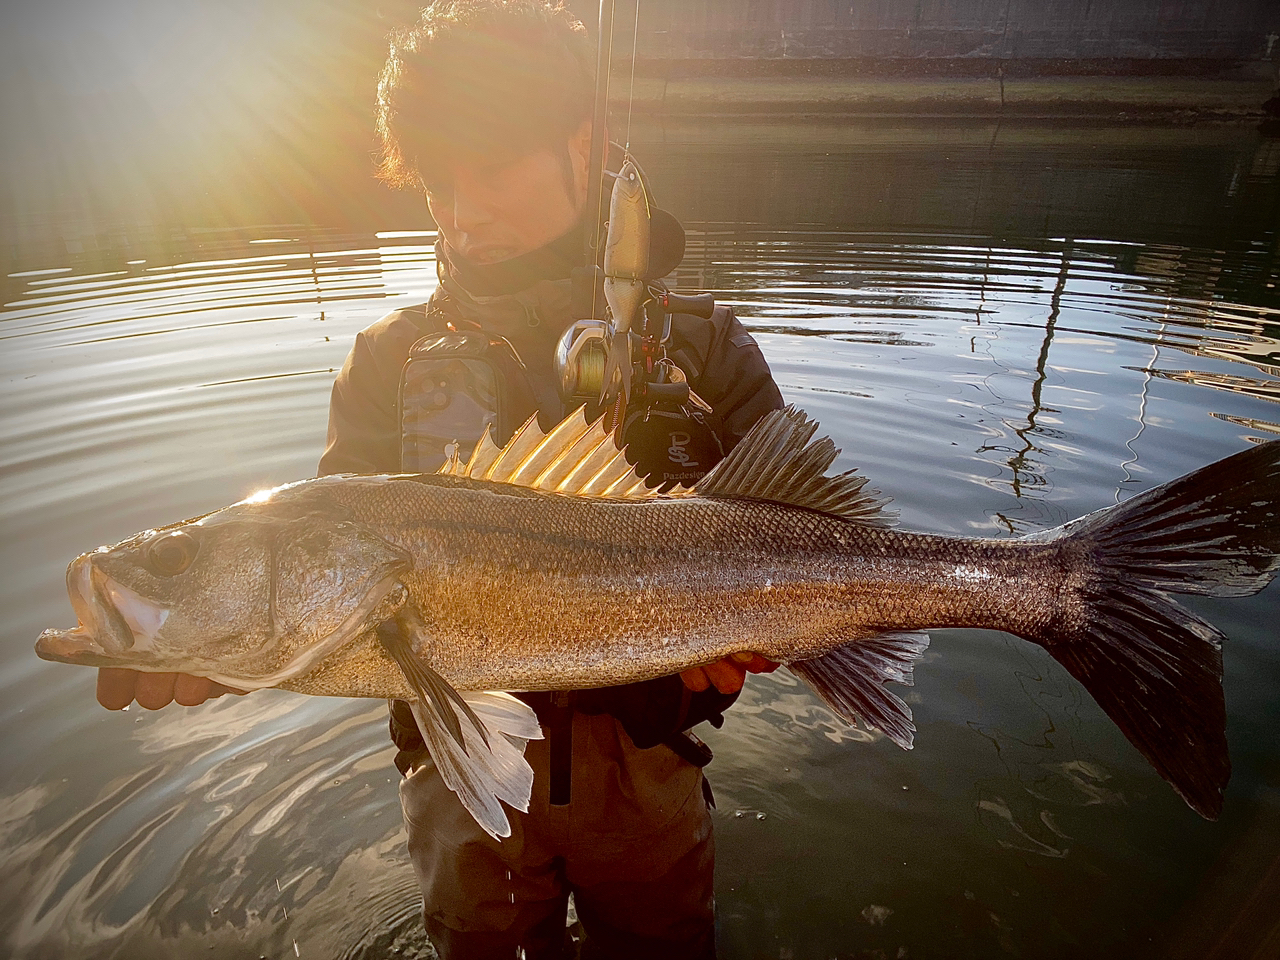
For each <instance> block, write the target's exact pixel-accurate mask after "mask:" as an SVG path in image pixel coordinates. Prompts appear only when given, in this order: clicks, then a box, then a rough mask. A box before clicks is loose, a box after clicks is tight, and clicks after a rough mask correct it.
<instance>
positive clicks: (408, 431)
mask: <svg viewBox="0 0 1280 960" xmlns="http://www.w3.org/2000/svg"><path fill="white" fill-rule="evenodd" d="M398 403H399V411H400V469H401V470H402V471H403V472H405V473H431V472H434V471H436V470H438V469H440V467H441V465H442V464H444V462H445V460H447V459H448V458H449V456H450V455H451V454H452V453H454V452H456V453H457V454H458V456H459V457H461V458H462V459H463V460H465V459H466V458H467V457H469V456H470V455H471V451H472V450H473V449H474V448H475V445H476V443H477V442H479V440H480V438H481V437H482V436H484V433H485V431H486V430H491V431H492V432H493V435H494V439H495V440H496V441H497V442H498V443H499V444H501V443H504V442H506V440H507V439H508V438H510V437H511V435H512V434H513V433H514V432H515V431H516V429H517V428H518V427H519V426H520V425H521V424H522V423H524V421H525V420H527V419H528V418H529V416H531V415H532V413H533V412H534V410H535V408H536V404H535V401H534V398H533V391H532V390H531V389H530V387H529V381H528V377H527V376H526V374H525V371H524V364H522V363H521V362H520V358H519V357H518V356H517V355H516V352H515V350H514V349H513V348H512V347H511V344H510V343H508V342H507V341H506V340H504V339H502V338H501V337H492V336H490V335H488V334H486V333H482V332H481V331H479V330H465V331H459V330H450V329H447V328H446V329H445V330H443V331H441V332H439V333H431V334H428V335H427V336H425V337H422V338H421V339H420V340H418V341H417V342H416V343H415V344H414V345H413V347H412V348H411V349H410V350H409V357H408V359H407V360H406V361H405V364H404V368H403V369H402V371H401V374H400V389H399V395H398Z"/></svg>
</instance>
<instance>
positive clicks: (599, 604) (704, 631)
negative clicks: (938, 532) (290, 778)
mask: <svg viewBox="0 0 1280 960" xmlns="http://www.w3.org/2000/svg"><path fill="white" fill-rule="evenodd" d="M815 428H816V425H815V424H814V423H813V422H812V421H810V420H808V419H807V418H806V417H805V416H804V414H802V413H800V412H798V411H794V410H786V411H778V412H775V413H773V414H770V415H769V416H767V417H766V418H765V419H764V420H763V421H761V423H760V424H758V425H757V426H756V428H755V429H754V430H753V431H752V432H751V433H750V434H749V435H748V437H747V438H746V439H745V440H743V441H742V443H741V444H739V446H738V447H737V448H735V449H734V451H733V452H732V453H731V454H730V455H729V456H728V457H727V458H726V459H725V460H724V461H722V462H721V463H720V464H719V466H717V467H716V468H715V470H713V471H712V472H711V473H710V474H708V475H707V476H706V477H705V478H704V479H703V480H701V481H699V482H698V484H697V486H696V487H695V488H694V489H693V490H691V491H679V492H676V493H673V494H662V495H659V494H657V493H655V492H653V491H650V490H647V489H646V488H645V487H644V485H643V483H642V482H641V481H640V480H639V479H638V478H637V477H636V476H635V474H634V473H633V472H632V470H631V468H630V466H629V465H628V464H627V462H626V461H625V459H624V458H623V457H622V455H621V454H620V453H619V452H618V451H617V450H616V448H615V447H614V446H613V443H612V439H611V437H610V436H609V435H608V434H607V433H605V432H604V431H603V429H602V428H601V427H600V426H599V425H598V424H597V425H589V424H587V423H586V421H585V420H584V419H583V417H582V415H581V413H578V414H575V415H574V416H573V417H570V418H569V419H567V420H565V421H564V423H562V424H560V425H559V426H558V427H556V428H555V429H554V430H552V432H551V433H550V434H548V435H546V436H545V437H544V436H543V435H542V433H541V431H539V430H538V428H537V426H536V423H533V422H531V423H530V424H528V425H526V427H525V428H524V429H523V430H522V431H520V432H519V433H518V434H517V435H516V437H515V438H514V439H513V440H512V441H511V443H510V444H508V445H507V447H505V448H504V449H502V450H501V451H499V450H498V448H497V447H496V446H494V445H493V444H492V443H491V442H488V440H487V438H486V440H485V441H483V442H482V443H481V444H479V445H478V446H477V448H476V452H475V454H474V455H473V456H472V458H471V461H470V462H469V463H468V464H465V465H463V464H460V463H456V462H455V463H451V464H448V465H446V467H445V468H444V469H443V470H442V472H441V473H440V474H436V475H429V476H428V475H423V476H376V477H361V476H341V477H325V478H321V479H317V480H306V481H302V482H300V483H295V484H291V485H289V486H286V487H281V488H279V489H277V490H274V491H271V492H269V493H268V494H264V495H260V496H257V497H253V498H250V499H249V500H246V501H244V502H242V503H238V504H235V505H234V506H231V507H227V508H225V509H223V510H219V511H217V512H215V513H211V514H209V515H208V516H205V517H201V518H199V519H196V520H190V521H187V522H184V523H177V524H173V525H171V526H167V527H162V528H159V529H156V530H148V531H146V532H144V533H141V534H139V535H138V536H136V537H133V538H132V539H130V540H126V541H124V542H123V543H120V544H117V545H116V546H114V547H102V548H99V549H98V550H97V551H95V552H93V553H89V554H85V555H83V556H81V557H79V558H78V559H76V560H75V561H73V562H72V563H71V565H70V567H69V568H68V572H67V585H68V589H69V592H70V595H71V603H72V606H73V607H74V608H75V612H76V614H77V616H78V617H79V620H80V623H79V625H78V626H77V627H75V628H74V629H72V630H69V631H59V630H46V631H45V632H44V633H43V634H42V635H41V637H40V639H39V641H38V643H37V645H36V650H37V652H38V653H39V654H40V656H42V657H45V658H46V659H50V660H58V661H62V662H66V663H78V664H87V665H90V666H117V667H132V668H134V669H137V670H149V671H164V672H169V671H178V672H184V673H190V674H196V675H201V676H208V677H212V678H213V679H215V680H217V681H218V682H221V683H224V684H228V685H230V686H234V687H239V688H242V689H257V688H262V687H270V686H277V687H284V688H287V689H290V690H295V691H299V692H302V693H310V694H320V695H332V696H348V697H400V698H405V699H409V700H412V701H413V702H414V711H415V715H416V716H417V718H418V723H419V726H420V727H421V728H422V733H423V736H424V739H425V740H426V742H427V745H428V747H429V749H430V750H431V752H432V755H433V757H434V759H435V760H436V764H437V766H438V767H439V769H440V770H441V773H442V775H443V776H444V778H445V780H446V782H447V783H448V784H449V785H450V787H452V788H453V789H454V790H455V791H456V792H457V793H458V795H459V797H460V798H461V799H462V801H463V803H464V804H466V806H467V808H468V809H469V810H470V811H471V812H472V813H473V814H474V815H475V817H476V819H477V821H478V822H480V824H481V825H482V826H484V828H485V829H486V830H488V831H489V832H490V833H492V834H493V835H495V836H505V835H508V834H509V832H510V826H509V823H508V820H507V815H506V812H505V811H504V809H503V806H502V804H501V803H500V802H499V800H503V801H506V803H508V804H510V805H511V806H512V807H515V808H517V809H522V810H523V809H527V806H528V801H529V795H530V789H531V786H532V772H531V770H530V768H529V766H528V764H527V763H526V762H525V760H524V757H523V748H524V744H525V742H526V741H527V740H529V739H533V738H537V737H539V736H540V732H539V728H538V724H537V721H536V718H535V717H534V716H533V714H532V711H530V710H529V708H528V707H526V706H525V705H524V704H523V703H522V702H520V701H519V700H517V699H515V698H513V697H510V696H508V695H506V694H503V693H492V692H490V693H486V692H484V691H504V690H507V691H509V690H514V691H521V690H550V689H557V690H563V689H572V688H583V687H598V686H602V685H607V684H616V683H626V682H630V681H636V680H643V679H646V678H650V677H656V676H661V675H665V674H670V673H674V672H676V671H679V670H683V669H686V668H689V667H692V666H695V665H698V664H705V663H709V662H711V661H714V660H717V659H719V658H721V657H724V656H726V655H727V654H730V653H732V652H734V651H740V650H753V651H757V652H759V653H761V654H763V655H764V656H766V657H770V658H772V659H774V660H779V661H782V662H783V663H785V664H787V665H788V666H789V667H790V668H791V670H793V671H794V672H795V673H797V674H798V675H800V676H801V677H803V678H804V679H805V680H806V681H808V682H809V684H810V685H811V686H812V687H813V688H814V689H815V690H816V691H817V693H818V694H819V695H820V696H821V697H822V698H823V699H824V700H825V701H826V702H827V704H828V705H830V707H831V708H832V709H833V710H834V711H835V712H836V713H838V714H840V715H841V716H843V717H845V718H846V719H848V720H850V721H856V720H862V721H863V722H865V723H867V724H869V725H871V726H874V727H877V728H879V729H880V730H882V731H883V732H884V733H885V734H886V735H887V736H888V737H890V738H891V739H892V740H893V741H894V742H896V743H898V744H899V745H901V746H902V747H904V748H905V747H909V746H910V745H911V738H912V733H913V731H914V726H913V725H912V722H911V713H910V710H909V709H908V708H907V706H906V704H904V703H903V702H902V701H901V700H900V699H898V697H896V696H894V695H893V693H891V692H889V691H888V690H887V689H886V688H885V687H884V682H885V681H887V680H893V681H897V682H899V683H910V682H911V671H912V666H913V663H914V661H915V660H916V659H917V658H918V657H919V655H920V654H921V652H922V651H923V650H924V649H925V646H926V643H927V637H926V636H925V635H924V634H923V633H921V632H919V631H923V630H927V629H929V628H932V627H982V628H988V629H995V630H1005V631H1008V632H1009V633H1013V634H1016V635H1018V636H1020V637H1025V638H1026V639H1028V640H1031V641H1033V642H1035V643H1038V644H1041V645H1042V646H1044V647H1045V648H1046V649H1048V650H1049V652H1050V653H1051V654H1052V655H1053V656H1054V657H1055V658H1056V659H1057V660H1058V661H1059V662H1060V663H1062V664H1063V665H1064V666H1065V667H1066V668H1067V669H1068V670H1069V671H1070V672H1071V673H1072V674H1073V675H1074V676H1075V677H1076V678H1078V679H1079V680H1080V682H1081V683H1083V684H1084V686H1085V687H1086V688H1087V689H1088V690H1089V692H1090V693H1091V694H1092V695H1093V697H1094V699H1096V700H1097V701H1098V703H1099V705H1100V706H1101V707H1102V708H1103V710H1105V711H1106V712H1107V714H1108V715H1109V716H1110V717H1111V718H1112V719H1113V720H1114V721H1115V722H1116V723H1117V724H1118V725H1119V727H1120V729H1121V730H1123V731H1124V733H1125V735H1126V736H1127V737H1128V738H1129V740H1130V741H1131V742H1132V743H1133V744H1134V746H1136V747H1137V748H1138V749H1139V750H1140V751H1141V752H1142V754H1143V755H1144V756H1145V757H1146V758H1147V759H1148V760H1149V761H1150V762H1151V763H1152V765H1153V766H1154V767H1155V768H1156V770H1158V771H1159V773H1160V774H1161V776H1163V777H1164V778H1165V779H1166V780H1168V781H1169V782H1170V783H1171V784H1172V785H1173V787H1174V789H1175V790H1177V791H1178V793H1179V794H1180V795H1181V796H1182V797H1183V798H1184V799H1185V800H1186V801H1187V803H1188V804H1190V805H1191V806H1192V807H1193V808H1194V809H1195V810H1197V811H1198V812H1199V813H1201V814H1203V815H1204V816H1206V817H1214V816H1216V815H1217V814H1218V812H1219V811H1220V809H1221V806H1222V792H1223V789H1224V788H1225V786H1226V782H1227V779H1228V776H1229V773H1230V764H1229V761H1228V758H1227V748H1226V738H1225V734H1224V724H1225V719H1224V706H1223V697H1222V685H1221V674H1222V657H1221V640H1222V636H1221V634H1219V633H1218V631H1217V630H1215V629H1214V628H1213V627H1212V626H1210V625H1209V624H1208V623H1205V622H1204V621H1203V620H1201V619H1199V618H1198V617H1196V616H1195V615H1194V614H1192V613H1190V612H1189V611H1187V610H1186V609H1184V608H1183V607H1181V606H1179V604H1178V603H1177V602H1176V601H1175V600H1173V599H1172V597H1171V596H1170V594H1172V593H1190V594H1210V595H1214V596H1245V595H1248V594H1251V593H1254V592H1256V591H1257V590H1259V589H1261V588H1262V587H1263V586H1264V585H1265V584H1266V583H1267V582H1268V581H1270V580H1271V578H1272V577H1273V576H1274V574H1275V572H1276V568H1277V550H1278V548H1280V518H1278V517H1277V503H1276V493H1277V478H1278V476H1280V441H1273V442H1271V443H1267V444H1262V445H1259V446H1255V447H1252V448H1250V449H1248V450H1245V451H1244V452H1241V453H1238V454H1236V455H1235V456H1232V457H1229V458H1228V459H1226V460H1223V461H1221V462H1219V463H1217V464H1214V465H1212V466H1208V467H1205V468H1203V469H1201V470H1199V471H1197V472H1196V473H1193V474H1190V475H1189V476H1186V477H1183V478H1181V479H1179V480H1174V481H1171V482H1170V483H1166V484H1164V485H1163V486H1161V487H1157V488H1155V489H1153V490H1149V491H1147V492H1146V493H1143V494H1140V495H1139V496H1136V497H1134V498H1132V499H1130V500H1128V501H1126V502H1125V503H1123V504H1121V505H1119V506H1113V507H1109V508H1107V509H1105V510H1101V511H1099V512H1097V513H1094V514H1090V515H1089V516H1086V517H1084V518H1082V519H1080V520H1076V521H1074V522H1072V523H1069V524H1067V525H1065V526H1063V527H1059V528H1057V529H1054V530H1049V531H1046V532H1044V533H1041V534H1037V535H1034V536H1029V537H1022V538H1018V539H1004V540H981V539H962V538H953V537H940V536H931V535H928V534H919V533H907V532H900V531H896V530H892V529H889V528H887V527H886V526H885V525H884V524H883V521H882V519H881V516H880V503H879V502H878V501H877V500H876V499H875V497H874V496H873V495H872V494H871V493H870V492H868V491H867V490H866V489H865V488H864V483H865V481H864V480H863V479H862V478H859V477H856V476H854V475H852V474H844V475H841V476H837V477H828V476H826V475H825V474H826V470H827V469H828V467H829V466H830V465H831V463H832V461H833V460H834V458H835V455H836V450H835V447H834V445H833V444H832V443H831V441H830V440H829V439H826V438H823V439H820V440H817V441H814V440H813V435H814V432H815Z"/></svg>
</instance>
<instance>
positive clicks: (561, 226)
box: [423, 123, 591, 264]
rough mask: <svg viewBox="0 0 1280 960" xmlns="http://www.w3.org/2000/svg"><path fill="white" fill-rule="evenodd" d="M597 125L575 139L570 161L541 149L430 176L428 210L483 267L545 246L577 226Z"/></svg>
mask: <svg viewBox="0 0 1280 960" xmlns="http://www.w3.org/2000/svg"><path fill="white" fill-rule="evenodd" d="M590 150H591V124H590V123H584V124H582V126H581V127H579V128H578V130H577V132H575V133H574V135H573V136H572V137H571V138H570V139H569V143H568V152H569V164H570V167H571V170H572V173H573V183H572V186H571V185H570V184H569V183H568V182H567V180H566V177H565V168H564V157H563V155H562V154H561V153H559V152H558V151H556V150H554V149H552V148H550V147H541V148H538V149H536V150H534V151H533V152H532V153H527V154H525V155H523V156H520V157H517V158H515V159H509V158H508V159H503V160H501V161H498V162H495V163H486V162H454V163H451V164H449V165H447V166H446V168H445V169H444V170H443V171H441V173H440V174H434V175H431V176H430V177H429V178H424V183H423V188H424V190H425V191H426V195H427V207H428V209H429V210H430V211H431V216H432V218H433V219H434V220H435V222H436V225H437V226H438V227H439V228H440V233H441V234H443V235H444V238H445V241H446V242H447V243H448V244H449V246H450V247H452V248H453V249H454V250H456V251H457V252H458V253H460V254H461V255H462V256H463V257H465V258H466V259H468V260H470V261H471V262H472V263H476V264H489V263H499V262H501V261H503V260H510V259H511V258H512V257H518V256H520V255H521V254H525V253H529V252H530V251H533V250H537V249H538V248H539V247H543V246H546V245H547V244H548V243H550V242H551V241H552V240H555V239H556V238H557V237H560V236H563V235H564V234H565V233H566V232H567V231H568V230H569V229H570V228H571V227H572V226H573V225H574V224H575V223H577V222H578V216H579V212H580V211H581V210H582V206H583V203H584V202H585V200H586V194H587V161H588V156H589V154H590Z"/></svg>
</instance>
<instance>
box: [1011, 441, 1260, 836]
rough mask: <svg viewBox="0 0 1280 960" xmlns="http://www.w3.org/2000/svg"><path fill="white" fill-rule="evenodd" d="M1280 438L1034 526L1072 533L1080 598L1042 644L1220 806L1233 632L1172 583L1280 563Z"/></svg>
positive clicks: (1229, 589)
mask: <svg viewBox="0 0 1280 960" xmlns="http://www.w3.org/2000/svg"><path fill="white" fill-rule="evenodd" d="M1278 494H1280V440H1276V441H1271V442H1270V443H1265V444H1261V445H1259V446H1256V447H1252V448H1250V449H1248V450H1245V451H1243V452H1241V453H1238V454H1235V455H1234V456H1231V457H1228V458H1226V459H1225V460H1220V461H1219V462H1217V463H1215V464H1211V465H1210V466H1207V467H1204V468H1202V469H1200V470H1197V471H1196V472H1194V473H1191V474H1188V475H1187V476H1185V477H1181V478H1179V479H1177V480H1172V481H1170V482H1168V483H1166V484H1163V485H1162V486H1159V487H1156V488H1154V489H1152V490H1148V491H1146V492H1145V493H1142V494H1139V495H1138V496H1136V497H1133V498H1132V499H1130V500H1127V501H1125V502H1124V503H1122V504H1119V505H1118V506H1115V507H1109V508H1107V509H1105V510H1100V511H1098V512H1097V513H1092V514H1090V515H1088V516H1086V517H1083V518H1081V519H1080V520H1076V521H1074V522H1072V523H1069V524H1067V525H1066V526H1064V527H1059V528H1058V529H1057V530H1054V531H1050V532H1049V533H1047V534H1042V535H1038V536H1037V537H1036V538H1033V539H1061V540H1062V542H1063V546H1064V547H1066V548H1067V549H1066V550H1065V551H1064V555H1065V556H1069V557H1071V558H1073V564H1074V565H1075V566H1076V574H1077V577H1078V579H1079V580H1080V582H1081V586H1080V587H1079V594H1078V599H1079V600H1080V601H1082V602H1081V603H1079V604H1075V605H1072V607H1073V609H1072V610H1071V612H1070V613H1069V614H1067V615H1064V616H1063V617H1061V618H1060V620H1059V621H1058V622H1056V623H1055V624H1054V626H1053V627H1052V628H1049V629H1048V630H1046V632H1045V633H1044V634H1043V635H1041V636H1037V637H1034V638H1032V639H1035V640H1037V641H1038V642H1040V643H1041V644H1043V645H1044V646H1045V647H1046V648H1047V649H1048V650H1049V652H1050V653H1051V654H1052V655H1053V656H1054V657H1055V658H1056V659H1057V660H1058V661H1059V662H1060V663H1061V664H1062V665H1063V666H1065V667H1066V668H1067V670H1069V671H1070V672H1071V674H1072V675H1073V676H1074V677H1076V679H1078V680H1079V681H1080V682H1081V683H1082V684H1083V685H1084V687H1085V689H1087V690H1088V691H1089V693H1090V694H1092V695H1093V698H1094V699H1095V700H1096V701H1097V702H1098V705H1099V706H1100V707H1102V709H1103V710H1104V711H1105V712H1106V714H1107V716H1109V717H1110V718H1111V719H1112V720H1113V721H1115V723H1116V725H1117V726H1118V727H1119V728H1120V729H1121V731H1122V732H1123V733H1124V735H1125V736H1126V737H1128V738H1129V741H1130V742H1131V743H1132V744H1133V745H1134V746H1135V747H1137V748H1138V750H1140V751H1141V752H1142V755H1143V756H1144V757H1146V758H1147V760H1149V761H1150V762H1151V765H1152V766H1154V767H1155V768H1156V770H1157V771H1159V773H1160V775H1161V776H1162V777H1164V778H1165V779H1166V780H1168V781H1169V783H1170V784H1172V785H1173V788H1174V789H1175V790H1176V791H1177V792H1178V794H1179V795H1180V796H1181V797H1182V798H1183V799H1184V800H1186V802H1187V803H1188V804H1189V805H1190V806H1191V807H1192V808H1193V809H1194V810H1195V811H1196V812H1197V813H1199V814H1201V815H1202V816H1204V817H1206V818H1208V819H1216V818H1217V816H1218V814H1219V813H1220V812H1221V810H1222V793H1223V790H1224V789H1225V788H1226V785H1227V780H1228V779H1229V778H1230V776H1231V762H1230V759H1229V757H1228V755H1227V742H1226V731H1225V727H1226V709H1225V705H1224V703H1223V696H1222V639H1223V638H1222V634H1221V633H1219V632H1218V631H1217V630H1216V629H1215V628H1214V627H1212V626H1211V625H1210V624H1208V623H1206V622H1205V621H1204V620H1202V619H1200V618H1199V617H1197V616H1196V615H1195V614H1193V613H1191V612H1190V611H1189V610H1187V609H1186V608H1184V607H1183V606H1181V605H1180V604H1179V603H1178V602H1177V601H1176V600H1175V599H1174V598H1173V597H1171V596H1170V594H1171V593H1185V594H1200V595H1204V596H1217V597H1242V596H1248V595H1249V594H1252V593H1256V592H1257V591H1259V590H1261V589H1262V588H1263V587H1264V586H1266V585H1267V584H1268V583H1269V582H1270V581H1271V579H1272V578H1273V577H1274V576H1275V575H1276V572H1277V568H1278V566H1280V557H1278V556H1277V554H1280V504H1278V503H1277V496H1278Z"/></svg>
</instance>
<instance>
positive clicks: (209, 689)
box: [98, 667, 244, 710]
mask: <svg viewBox="0 0 1280 960" xmlns="http://www.w3.org/2000/svg"><path fill="white" fill-rule="evenodd" d="M224 693H234V694H237V695H240V694H242V693H244V691H243V690H234V689H232V688H231V687H224V686H223V685H222V684H220V683H214V682H213V681H212V680H210V679H209V678H208V677H193V676H191V675H190V674H186V673H142V672H140V671H138V670H126V669H123V668H121V667H100V668H99V669H98V702H99V703H100V704H102V705H103V706H104V707H106V708H107V709H108V710H123V709H124V708H125V707H127V706H128V705H129V704H131V703H133V701H134V700H137V701H138V705H139V706H143V707H146V708H147V709H148V710H159V709H160V708H161V707H163V706H167V705H168V704H170V703H172V702H173V701H175V700H176V701H177V702H178V703H180V704H182V705H183V706H184V707H194V706H195V705H196V704H198V703H204V702H205V701H206V700H212V699H213V698H214V697H220V696H222V695H223V694H224Z"/></svg>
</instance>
